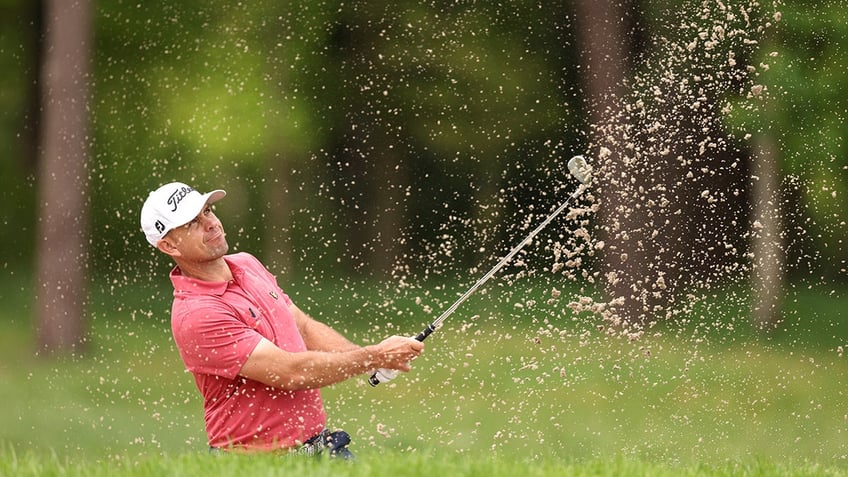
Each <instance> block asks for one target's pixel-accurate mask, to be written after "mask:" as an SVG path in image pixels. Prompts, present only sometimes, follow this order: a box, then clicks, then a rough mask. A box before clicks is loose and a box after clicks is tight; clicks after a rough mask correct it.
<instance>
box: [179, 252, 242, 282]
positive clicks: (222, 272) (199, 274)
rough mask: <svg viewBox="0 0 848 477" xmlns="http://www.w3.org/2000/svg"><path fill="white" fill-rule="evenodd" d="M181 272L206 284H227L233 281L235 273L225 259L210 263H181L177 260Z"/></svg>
mask: <svg viewBox="0 0 848 477" xmlns="http://www.w3.org/2000/svg"><path fill="white" fill-rule="evenodd" d="M176 262H177V266H178V267H180V272H181V273H182V274H183V275H184V276H187V277H191V278H194V279H197V280H202V281H204V282H226V281H229V280H232V279H233V272H232V271H231V270H230V266H229V265H227V262H226V261H225V260H224V258H223V257H221V258H219V259H217V260H213V261H210V262H199V263H198V262H181V261H180V260H176Z"/></svg>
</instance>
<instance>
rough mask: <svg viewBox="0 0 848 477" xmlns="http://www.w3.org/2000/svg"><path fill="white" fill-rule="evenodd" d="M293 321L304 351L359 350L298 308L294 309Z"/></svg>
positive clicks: (337, 333)
mask: <svg viewBox="0 0 848 477" xmlns="http://www.w3.org/2000/svg"><path fill="white" fill-rule="evenodd" d="M294 314H295V319H296V322H297V327H298V330H299V331H300V335H301V336H302V337H303V342H304V343H306V349H308V350H310V351H328V352H335V353H338V352H344V351H351V350H354V349H357V348H359V346H357V345H355V344H353V343H351V342H350V341H349V340H348V339H347V338H345V337H344V336H342V334H341V333H339V332H338V331H336V330H334V329H332V328H330V327H329V326H327V325H325V324H324V323H321V322H320V321H316V320H313V319H312V318H310V317H309V316H308V315H307V314H306V313H304V312H303V311H301V310H300V309H299V308H297V307H295V308H294Z"/></svg>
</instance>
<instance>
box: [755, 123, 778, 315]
mask: <svg viewBox="0 0 848 477" xmlns="http://www.w3.org/2000/svg"><path fill="white" fill-rule="evenodd" d="M779 154H780V152H779V149H778V147H777V144H775V141H774V138H773V137H771V136H769V135H768V134H763V135H761V136H759V137H758V139H757V148H756V151H755V152H754V175H755V176H757V178H758V179H757V180H755V181H754V185H753V189H752V194H753V202H754V225H753V229H754V230H753V233H752V234H751V236H752V240H753V243H752V244H751V249H752V252H753V254H754V262H753V276H752V281H753V287H752V288H753V306H752V317H753V319H754V322H755V324H756V325H758V326H760V327H761V328H763V329H770V328H774V327H775V326H777V325H778V323H779V322H780V317H781V302H782V296H783V281H784V273H783V265H784V263H785V261H786V259H785V253H784V248H783V243H782V239H781V237H782V236H783V230H782V228H783V224H782V219H781V211H780V204H781V198H780V178H779V171H778V169H779V167H778V159H779Z"/></svg>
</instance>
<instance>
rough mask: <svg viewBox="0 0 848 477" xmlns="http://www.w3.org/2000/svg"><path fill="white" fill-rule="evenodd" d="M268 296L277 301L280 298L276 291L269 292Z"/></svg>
mask: <svg viewBox="0 0 848 477" xmlns="http://www.w3.org/2000/svg"><path fill="white" fill-rule="evenodd" d="M268 294H269V295H271V298H273V299H275V300H276V299H277V298H278V295H277V292H275V291H274V290H271V291H269V292H268Z"/></svg>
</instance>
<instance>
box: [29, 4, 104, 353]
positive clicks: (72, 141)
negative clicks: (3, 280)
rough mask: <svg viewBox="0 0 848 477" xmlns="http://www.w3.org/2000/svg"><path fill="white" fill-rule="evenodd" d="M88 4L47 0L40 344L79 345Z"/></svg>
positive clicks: (50, 348)
mask: <svg viewBox="0 0 848 477" xmlns="http://www.w3.org/2000/svg"><path fill="white" fill-rule="evenodd" d="M91 14H92V9H91V3H90V2H89V1H86V0H79V1H76V2H67V1H64V0H50V1H48V2H47V3H46V8H45V16H46V20H45V22H44V27H45V35H44V41H45V49H44V62H43V64H42V69H41V82H42V85H43V86H42V92H43V93H42V94H43V96H42V114H43V116H42V121H41V127H42V130H41V135H40V137H41V141H42V146H41V156H40V158H39V175H38V190H39V232H38V244H37V274H38V275H37V280H38V286H37V295H36V300H37V313H38V344H39V346H40V348H41V350H42V351H46V352H48V353H53V352H61V351H69V350H74V349H76V350H80V349H81V347H82V345H83V343H84V329H83V328H84V320H83V313H84V309H85V303H86V290H87V286H86V283H87V276H86V270H87V246H88V210H87V209H88V198H87V193H88V171H87V169H86V160H87V155H88V142H89V136H88V93H89V81H90V76H89V54H90V48H91V40H90V38H91V34H92V31H91Z"/></svg>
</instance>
